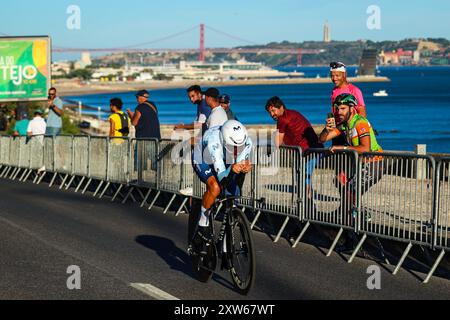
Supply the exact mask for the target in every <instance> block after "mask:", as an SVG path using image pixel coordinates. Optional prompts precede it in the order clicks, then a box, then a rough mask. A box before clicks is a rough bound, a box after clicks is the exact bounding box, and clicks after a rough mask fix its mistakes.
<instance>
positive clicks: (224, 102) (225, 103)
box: [220, 94, 239, 121]
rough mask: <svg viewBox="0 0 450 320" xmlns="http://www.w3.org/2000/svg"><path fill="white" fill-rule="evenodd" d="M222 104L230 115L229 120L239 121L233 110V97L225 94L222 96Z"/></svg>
mask: <svg viewBox="0 0 450 320" xmlns="http://www.w3.org/2000/svg"><path fill="white" fill-rule="evenodd" d="M220 105H221V106H222V108H223V109H224V110H225V112H226V113H227V116H228V120H236V121H239V120H238V118H237V117H236V116H235V115H234V113H233V111H231V108H230V105H231V98H230V96H229V95H227V94H224V95H221V96H220Z"/></svg>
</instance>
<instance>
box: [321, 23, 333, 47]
mask: <svg viewBox="0 0 450 320" xmlns="http://www.w3.org/2000/svg"><path fill="white" fill-rule="evenodd" d="M323 42H331V29H330V25H329V24H328V21H327V22H325V25H324V27H323Z"/></svg>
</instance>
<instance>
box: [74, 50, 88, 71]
mask: <svg viewBox="0 0 450 320" xmlns="http://www.w3.org/2000/svg"><path fill="white" fill-rule="evenodd" d="M90 65H92V60H91V54H90V53H89V52H83V53H81V60H80V61H77V62H75V69H84V68H86V67H87V66H90Z"/></svg>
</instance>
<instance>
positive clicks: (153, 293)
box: [130, 283, 180, 300]
mask: <svg viewBox="0 0 450 320" xmlns="http://www.w3.org/2000/svg"><path fill="white" fill-rule="evenodd" d="M130 285H131V287H133V288H135V289H136V290H139V291H141V292H142V293H145V294H146V295H148V296H150V297H152V298H155V299H157V300H180V299H178V298H177V297H174V296H172V295H171V294H168V293H167V292H165V291H162V290H161V289H158V288H157V287H154V286H152V285H151V284H148V283H131V284H130Z"/></svg>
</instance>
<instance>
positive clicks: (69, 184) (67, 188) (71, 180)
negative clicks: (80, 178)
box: [66, 176, 75, 190]
mask: <svg viewBox="0 0 450 320" xmlns="http://www.w3.org/2000/svg"><path fill="white" fill-rule="evenodd" d="M74 180H75V176H73V177H72V179H70V181H69V183H68V184H67V186H66V190H69V188H70V186H71V185H72V183H73V181H74Z"/></svg>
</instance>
